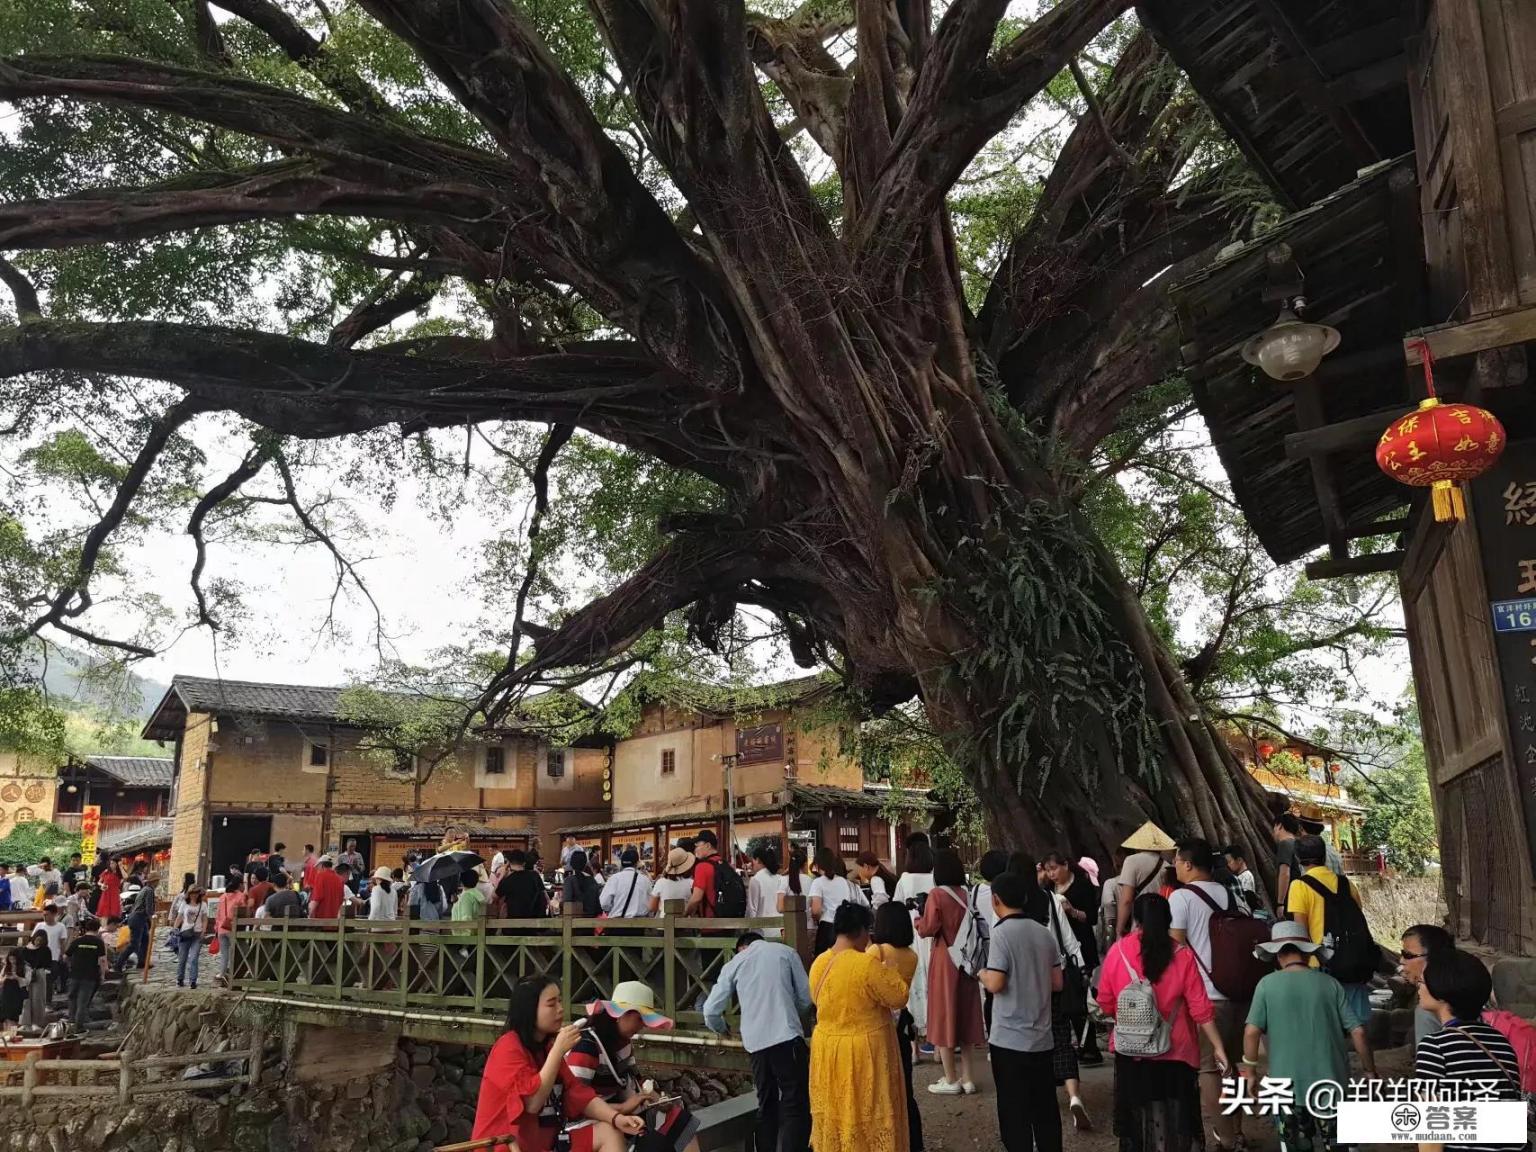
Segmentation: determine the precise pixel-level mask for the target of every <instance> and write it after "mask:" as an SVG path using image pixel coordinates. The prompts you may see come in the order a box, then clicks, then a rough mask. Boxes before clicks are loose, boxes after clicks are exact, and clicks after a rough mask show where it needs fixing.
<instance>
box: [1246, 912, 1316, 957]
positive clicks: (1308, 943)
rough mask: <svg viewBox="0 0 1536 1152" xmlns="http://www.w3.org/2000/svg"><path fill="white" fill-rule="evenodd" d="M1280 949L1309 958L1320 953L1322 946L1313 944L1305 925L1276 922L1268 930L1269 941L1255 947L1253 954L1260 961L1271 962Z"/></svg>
mask: <svg viewBox="0 0 1536 1152" xmlns="http://www.w3.org/2000/svg"><path fill="white" fill-rule="evenodd" d="M1282 948H1295V949H1298V950H1299V951H1302V952H1305V953H1306V954H1307V955H1308V956H1310V955H1312V953H1314V952H1321V951H1322V948H1323V946H1322V945H1321V944H1315V943H1313V941H1312V937H1311V935H1310V934H1309V933H1308V932H1307V926H1306V925H1305V924H1302V923H1301V922H1299V921H1297V920H1276V921H1275V924H1274V927H1272V928H1271V929H1270V930H1269V939H1268V940H1267V941H1266V942H1265V943H1263V944H1260V945H1259V946H1258V947H1256V948H1255V949H1254V950H1253V954H1254V955H1255V956H1257V957H1258V958H1259V959H1261V960H1273V959H1274V958H1275V957H1276V956H1278V955H1279V954H1280V949H1282Z"/></svg>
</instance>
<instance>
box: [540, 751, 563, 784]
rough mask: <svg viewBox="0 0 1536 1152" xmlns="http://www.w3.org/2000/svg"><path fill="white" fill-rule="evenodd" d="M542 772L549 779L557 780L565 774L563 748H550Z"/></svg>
mask: <svg viewBox="0 0 1536 1152" xmlns="http://www.w3.org/2000/svg"><path fill="white" fill-rule="evenodd" d="M544 774H545V775H546V776H548V777H549V778H550V779H551V780H559V779H561V778H563V777H564V776H565V749H564V748H551V749H550V750H549V753H548V757H547V758H546V760H545V766H544Z"/></svg>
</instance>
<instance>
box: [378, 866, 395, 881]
mask: <svg viewBox="0 0 1536 1152" xmlns="http://www.w3.org/2000/svg"><path fill="white" fill-rule="evenodd" d="M373 878H374V879H375V880H393V879H394V878H395V877H394V874H393V873H392V872H390V870H389V869H388V868H386V867H385V866H384V865H382V864H380V865H379V866H378V867H377V868H375V869H374V870H373Z"/></svg>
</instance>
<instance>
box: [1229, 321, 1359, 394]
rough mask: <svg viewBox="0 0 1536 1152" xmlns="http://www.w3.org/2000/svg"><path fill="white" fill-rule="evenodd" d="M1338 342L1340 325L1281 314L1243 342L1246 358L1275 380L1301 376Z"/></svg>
mask: <svg viewBox="0 0 1536 1152" xmlns="http://www.w3.org/2000/svg"><path fill="white" fill-rule="evenodd" d="M1338 346H1339V333H1338V330H1337V329H1334V328H1330V327H1328V325H1326V324H1308V323H1306V322H1305V321H1302V320H1297V319H1296V318H1295V317H1294V316H1289V317H1288V316H1285V315H1282V316H1281V318H1280V319H1279V320H1278V321H1276V322H1275V323H1274V324H1272V325H1270V326H1269V327H1268V328H1266V329H1264V331H1262V332H1260V333H1259V334H1258V335H1257V336H1255V337H1253V339H1251V340H1249V341H1248V342H1247V343H1246V344H1244V345H1243V359H1244V360H1246V361H1248V363H1250V364H1257V365H1258V366H1259V368H1261V369H1262V370H1263V372H1264V375H1266V376H1268V377H1270V378H1271V379H1273V380H1301V379H1304V378H1305V377H1307V376H1310V375H1312V373H1314V372H1316V371H1317V366H1318V365H1319V364H1320V363H1322V360H1323V357H1324V356H1326V355H1328V353H1330V352H1332V351H1333V350H1334V349H1335V348H1337V347H1338Z"/></svg>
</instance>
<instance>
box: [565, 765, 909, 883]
mask: <svg viewBox="0 0 1536 1152" xmlns="http://www.w3.org/2000/svg"><path fill="white" fill-rule="evenodd" d="M761 801H767V803H762V802H761ZM938 810H939V805H938V804H936V803H935V802H934V801H932V800H931V799H930V798H929V797H928V794H927V792H925V791H923V790H921V789H892V788H889V787H886V786H883V785H877V784H868V785H864V786H861V787H860V788H857V789H854V788H839V787H836V786H833V785H826V784H796V783H789V784H786V785H785V787H784V788H782V789H780V790H779V791H777V792H774V793H769V794H766V795H762V796H758V797H756V798H755V799H754V802H753V803H751V804H750V805H745V806H740V807H737V808H736V809H735V810H734V817H735V829H736V840H735V844H736V848H737V852H738V853H739V854H750V853H751V852H752V851H753V850H754V849H755V848H756V847H757V845H758V844H759V843H761V842H762V841H764V840H768V841H771V842H773V843H774V844H776V845H777V846H778V849H779V853H780V858H781V859H788V853H789V848H790V845H791V844H799V845H801V846H802V847H803V848H805V850H806V858H807V859H809V858H810V857H812V856H814V855H815V854H816V850H817V849H818V848H820V847H821V846H822V845H823V844H829V845H831V846H832V847H834V848H836V849H837V850H838V852H839V854H841V855H842V857H843V858H844V860H847V861H852V860H853V858H854V857H855V856H857V855H858V854H859V853H860V852H873V853H875V855H877V856H879V857H880V858H881V859H882V860H884V861H885V862H886V863H887V864H890V863H892V862H893V860H895V859H896V853H897V851H898V846H899V845H900V844H901V843H902V841H903V840H904V839H905V837H906V834H907V833H908V832H910V831H913V830H915V829H920V828H926V827H927V826H928V823H929V821H930V820H931V819H932V817H933V814H934V813H935V812H937V811H938ZM731 815H732V814H731V813H728V812H727V811H726V810H725V809H723V808H712V809H707V810H703V811H697V812H678V813H674V814H669V815H665V816H656V815H653V816H641V817H632V818H630V819H628V820H612V821H608V822H606V823H602V824H581V825H575V826H573V827H570V828H565V829H562V830H561V832H562V834H564V835H570V836H574V837H575V838H576V842H577V844H578V846H580V847H582V848H584V849H586V851H587V852H588V853H589V854H591V855H593V856H594V857H595V858H596V859H597V860H600V861H602V862H603V863H604V864H605V865H606V864H612V863H613V862H614V861H616V860H617V858H618V855H619V853H620V852H622V851H623V850H624V849H626V848H633V849H634V850H635V851H636V852H637V853H639V855H640V858H641V860H642V861H650V862H652V864H651V868H652V871H655V870H656V866H655V863H654V862H656V861H660V860H664V859H665V858H666V854H667V850H668V849H669V848H670V847H671V846H672V845H673V844H675V843H677V841H678V840H679V839H680V838H682V837H684V836H697V835H698V834H699V833H700V832H702V831H703V830H705V829H709V830H710V831H711V832H713V833H714V834H715V835H716V836H717V837H719V840H720V843H721V844H722V845H725V844H729V843H731V838H730V829H731V823H732V821H731Z"/></svg>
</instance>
